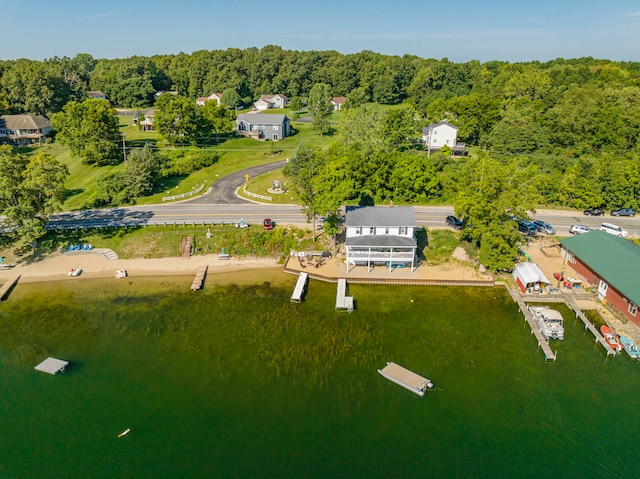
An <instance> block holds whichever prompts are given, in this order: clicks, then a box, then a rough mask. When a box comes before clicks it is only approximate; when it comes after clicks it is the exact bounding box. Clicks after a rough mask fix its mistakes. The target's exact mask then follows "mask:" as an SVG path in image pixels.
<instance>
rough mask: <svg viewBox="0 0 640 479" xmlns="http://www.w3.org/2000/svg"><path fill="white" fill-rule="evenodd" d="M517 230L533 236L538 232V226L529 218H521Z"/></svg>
mask: <svg viewBox="0 0 640 479" xmlns="http://www.w3.org/2000/svg"><path fill="white" fill-rule="evenodd" d="M518 231H520V233H523V234H525V235H527V236H535V235H536V234H537V233H538V228H536V225H534V224H533V222H531V221H529V220H521V221H520V222H519V223H518Z"/></svg>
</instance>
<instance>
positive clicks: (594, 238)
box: [560, 231, 640, 326]
mask: <svg viewBox="0 0 640 479" xmlns="http://www.w3.org/2000/svg"><path fill="white" fill-rule="evenodd" d="M560 243H561V244H562V247H563V248H564V250H565V261H566V263H567V264H568V265H570V266H571V268H573V269H574V270H575V272H576V273H578V274H579V275H580V276H581V277H582V278H583V279H584V281H585V283H588V284H590V285H592V286H593V287H595V288H596V291H597V295H598V299H600V301H602V302H603V303H605V304H607V305H608V306H610V307H612V308H614V309H616V310H617V311H618V312H619V313H620V314H622V315H623V316H624V317H625V318H628V319H630V320H631V321H633V322H634V323H635V324H637V325H638V326H640V315H639V314H638V304H640V281H638V278H639V277H640V246H638V245H636V244H635V243H633V242H632V241H629V240H626V239H623V238H618V237H617V236H613V235H610V234H607V233H604V232H603V231H591V232H589V233H585V234H581V235H576V236H574V237H571V238H564V239H562V240H561V241H560Z"/></svg>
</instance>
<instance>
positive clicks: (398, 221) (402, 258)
mask: <svg viewBox="0 0 640 479" xmlns="http://www.w3.org/2000/svg"><path fill="white" fill-rule="evenodd" d="M415 223H416V217H415V213H414V211H413V206H398V207H392V206H366V207H362V208H354V209H350V210H347V219H346V225H347V233H346V263H347V272H349V267H350V266H364V265H366V266H367V271H371V266H372V265H374V266H375V265H380V266H387V267H389V271H391V270H392V269H394V268H406V267H408V266H409V265H410V266H411V270H412V271H413V268H414V266H415V264H416V262H417V261H416V248H417V241H416V237H415V235H414V229H415Z"/></svg>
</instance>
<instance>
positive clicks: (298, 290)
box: [291, 273, 309, 303]
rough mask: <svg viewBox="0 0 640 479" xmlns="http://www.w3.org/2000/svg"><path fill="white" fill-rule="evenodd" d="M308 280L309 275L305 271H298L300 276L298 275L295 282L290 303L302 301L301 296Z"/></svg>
mask: <svg viewBox="0 0 640 479" xmlns="http://www.w3.org/2000/svg"><path fill="white" fill-rule="evenodd" d="M308 280H309V275H308V274H307V273H300V276H298V282H297V283H296V287H295V288H294V290H293V294H292V295H291V302H292V303H301V302H302V296H303V295H304V292H305V290H306V289H307V281H308Z"/></svg>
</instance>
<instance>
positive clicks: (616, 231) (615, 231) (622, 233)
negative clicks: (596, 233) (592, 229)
mask: <svg viewBox="0 0 640 479" xmlns="http://www.w3.org/2000/svg"><path fill="white" fill-rule="evenodd" d="M600 231H604V232H605V233H609V234H610V235H616V236H618V237H620V238H626V237H627V236H628V235H629V233H628V232H627V230H623V229H622V228H621V227H620V226H618V225H614V224H612V223H602V224H601V225H600Z"/></svg>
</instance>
